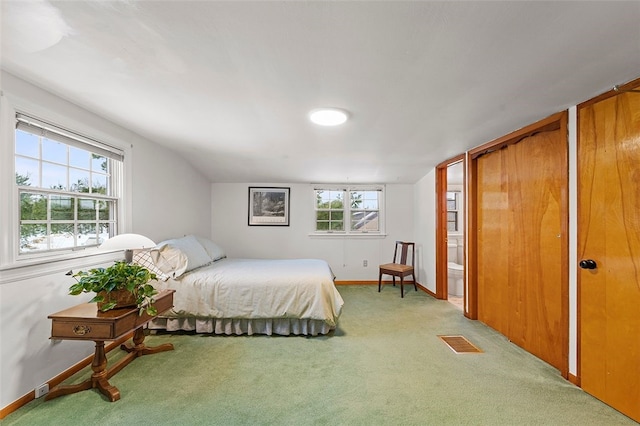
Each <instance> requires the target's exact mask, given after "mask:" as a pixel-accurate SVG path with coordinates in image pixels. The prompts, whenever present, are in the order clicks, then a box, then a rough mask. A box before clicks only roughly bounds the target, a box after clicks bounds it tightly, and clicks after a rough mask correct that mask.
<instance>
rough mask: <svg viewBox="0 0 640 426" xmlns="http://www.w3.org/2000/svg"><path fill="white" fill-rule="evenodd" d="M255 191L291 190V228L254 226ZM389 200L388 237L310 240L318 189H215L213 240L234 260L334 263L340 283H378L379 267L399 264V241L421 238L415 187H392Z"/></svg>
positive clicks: (233, 185)
mask: <svg viewBox="0 0 640 426" xmlns="http://www.w3.org/2000/svg"><path fill="white" fill-rule="evenodd" d="M250 186H280V187H282V186H284V187H290V188H291V197H290V206H291V211H290V226H249V225H248V212H247V208H248V197H249V195H248V191H249V189H248V188H249V187H250ZM385 200H386V202H385V204H386V219H385V222H386V232H387V236H386V237H372V236H367V237H340V236H327V237H317V236H310V235H309V234H310V233H311V232H312V230H313V225H314V222H313V221H314V210H313V202H314V198H313V186H311V185H307V184H269V183H214V184H212V185H211V203H212V209H211V210H212V216H211V237H212V239H213V240H214V241H215V242H217V243H218V244H219V245H220V246H221V247H223V248H224V249H225V250H226V252H227V255H228V256H229V257H245V258H320V259H325V260H326V261H327V262H329V264H330V265H331V268H332V269H333V273H334V274H335V275H336V277H337V278H336V279H337V280H347V281H348V280H357V281H360V280H365V281H366V280H376V281H377V279H378V265H380V264H381V263H387V262H390V261H391V260H392V259H393V249H394V241H396V240H409V241H412V240H413V238H414V235H415V233H414V217H415V216H414V215H415V209H414V204H415V201H414V195H413V185H387V186H386V191H385ZM363 260H367V262H368V266H367V267H364V266H362V265H363V262H362V261H363ZM418 281H420V277H418Z"/></svg>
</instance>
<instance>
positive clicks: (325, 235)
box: [309, 232, 387, 239]
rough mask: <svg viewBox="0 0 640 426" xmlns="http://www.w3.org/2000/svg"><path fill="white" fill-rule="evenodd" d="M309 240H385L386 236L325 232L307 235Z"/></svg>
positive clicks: (366, 233)
mask: <svg viewBox="0 0 640 426" xmlns="http://www.w3.org/2000/svg"><path fill="white" fill-rule="evenodd" d="M309 237H310V238H356V239H359V238H370V239H376V238H386V237H387V234H385V233H373V232H363V233H359V234H347V233H345V232H326V233H316V232H313V233H311V234H309Z"/></svg>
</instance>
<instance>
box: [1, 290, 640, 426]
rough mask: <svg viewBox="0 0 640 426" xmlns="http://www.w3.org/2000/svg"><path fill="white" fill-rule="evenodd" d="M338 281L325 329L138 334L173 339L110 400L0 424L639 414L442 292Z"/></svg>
mask: <svg viewBox="0 0 640 426" xmlns="http://www.w3.org/2000/svg"><path fill="white" fill-rule="evenodd" d="M338 290H339V291H340V293H341V294H342V296H343V298H344V300H345V306H344V310H343V313H342V316H341V318H340V322H339V326H338V329H337V330H336V331H335V332H334V333H333V334H331V335H329V336H321V337H269V336H209V335H192V334H161V335H155V336H149V337H148V338H147V340H146V342H147V344H148V345H150V346H153V345H156V344H161V343H165V342H172V343H173V344H174V345H175V350H174V351H171V352H163V353H159V354H155V355H151V356H144V357H141V358H138V359H136V360H135V361H134V362H133V363H132V364H130V365H129V366H127V367H126V368H125V369H124V370H122V371H121V372H120V373H118V374H117V375H115V376H114V377H112V378H111V380H110V382H111V384H112V385H114V386H117V387H118V388H119V389H120V392H121V396H122V398H121V399H120V400H119V401H117V402H114V403H110V402H108V401H107V400H106V399H105V398H104V397H102V395H101V394H100V393H98V391H96V390H89V391H84V392H80V393H76V394H73V395H67V396H63V397H60V398H56V399H54V400H51V401H46V402H45V401H44V400H43V399H39V400H36V401H33V402H31V403H29V404H28V405H26V406H24V407H22V408H21V409H20V410H18V411H16V412H14V413H12V414H10V415H9V416H7V417H6V418H5V419H4V420H3V421H2V424H3V426H4V425H5V424H6V426H9V425H65V426H71V425H82V426H86V425H91V424H95V425H131V424H137V423H140V424H159V425H627V424H628V425H631V424H637V423H636V422H634V421H632V420H631V419H629V418H628V417H626V416H624V415H622V414H620V413H619V412H617V411H616V410H614V409H612V408H610V407H608V406H607V405H605V404H603V403H601V402H599V401H598V400H596V399H595V398H593V397H591V396H590V395H588V394H586V393H584V392H583V391H582V390H580V389H579V388H577V387H575V386H573V385H572V384H570V383H569V382H567V381H565V380H564V379H562V378H561V377H560V376H559V374H558V371H557V370H556V369H554V368H552V367H550V366H549V365H548V364H546V363H544V362H542V361H540V360H539V359H537V358H535V357H534V356H532V355H530V354H529V353H527V352H525V351H523V350H522V349H520V348H518V347H517V346H515V345H513V344H511V343H509V342H508V341H507V340H506V339H505V338H504V337H503V336H502V335H500V334H498V333H497V332H495V331H493V330H491V329H489V328H487V327H486V326H484V325H483V324H481V323H479V322H477V321H469V320H467V319H465V318H464V317H463V315H462V313H461V311H460V310H458V309H457V308H455V307H454V306H453V305H451V304H449V303H448V302H445V301H439V300H435V299H433V298H432V297H430V296H429V295H427V294H425V293H424V292H422V291H418V292H415V291H413V289H411V290H410V291H407V294H406V295H405V298H404V299H401V298H400V291H399V289H398V288H393V287H392V286H386V287H384V288H383V290H382V292H381V293H378V292H377V287H376V286H340V287H338ZM442 334H462V335H464V336H465V337H466V338H467V339H469V340H470V341H471V342H472V343H473V344H475V345H476V346H478V347H479V348H480V349H482V350H483V351H484V352H483V353H480V354H455V353H454V352H453V351H451V349H449V348H448V347H447V346H446V345H445V344H444V343H443V342H442V341H441V340H440V339H439V338H438V337H437V336H438V335H442ZM63 344H64V343H63ZM107 356H108V358H109V359H110V362H113V361H115V360H117V359H118V357H120V356H122V351H120V350H115V351H112V352H111V353H109V354H108V355H107ZM90 372H91V371H90V370H89V369H86V370H83V372H81V373H78V375H76V377H74V378H73V380H70V381H68V382H67V383H71V382H72V381H73V382H78V381H81V380H83V379H85V378H87V377H89V375H90Z"/></svg>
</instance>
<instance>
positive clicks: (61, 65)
mask: <svg viewBox="0 0 640 426" xmlns="http://www.w3.org/2000/svg"><path fill="white" fill-rule="evenodd" d="M1 7H2V8H1V14H2V16H1V24H2V33H1V36H2V51H1V60H2V62H1V65H2V68H3V69H5V70H6V71H8V72H10V73H12V74H14V75H16V76H18V77H21V78H23V79H25V80H27V81H29V82H31V83H34V84H36V85H38V86H40V87H43V88H45V89H47V90H49V91H51V92H53V93H55V94H57V95H59V96H61V97H63V98H65V99H68V100H70V101H72V102H74V103H76V104H78V105H81V106H83V107H85V108H86V109H88V110H91V111H93V112H95V113H97V114H99V115H101V116H104V117H106V118H107V119H109V120H111V121H113V122H115V123H117V124H120V125H121V126H124V127H126V128H129V129H131V130H133V131H135V132H137V133H138V134H140V135H142V136H144V137H146V138H148V139H149V140H152V141H156V142H158V143H160V144H163V145H166V146H169V147H171V148H172V149H174V150H175V151H177V152H179V153H180V154H181V155H183V156H184V157H185V158H187V159H188V160H189V161H190V162H191V163H192V164H193V165H194V166H195V167H197V168H198V169H200V170H201V171H202V173H204V174H205V175H206V176H208V178H209V179H210V180H211V181H215V182H264V183H267V182H272V183H284V182H289V183H302V182H317V183H331V182H349V183H373V182H375V183H413V182H416V181H417V180H419V179H420V178H421V177H422V176H424V175H425V174H426V173H427V172H428V171H429V170H430V169H431V168H432V167H433V166H435V165H436V164H438V163H440V162H442V161H444V160H446V159H447V158H450V157H453V156H455V155H457V154H459V153H462V152H464V151H465V150H467V149H469V148H472V147H475V146H478V145H480V144H482V143H485V142H488V141H490V140H492V139H495V138H497V137H500V136H502V135H505V134H507V133H509V132H511V131H513V130H516V129H518V128H520V127H523V126H525V125H528V124H530V123H533V122H535V121H537V120H539V119H541V118H544V117H547V116H549V115H551V114H553V113H555V112H558V111H560V110H562V109H565V108H567V107H569V106H571V105H575V104H577V103H579V102H582V101H585V100H587V99H589V98H591V97H593V96H595V95H597V94H599V93H602V92H604V91H607V90H610V89H611V88H612V87H613V85H615V84H622V83H625V82H627V81H630V80H632V79H634V78H637V77H638V76H640V24H639V23H640V2H639V1H630V2H612V1H602V2H598V1H586V2H582V1H566V2H565V1H563V2H560V1H550V2H543V1H511V2H503V1H497V2H485V1H478V2H457V1H452V2H432V1H413V2H401V1H386V2H385V1H377V2H371V1H370V2H364V1H360V2H344V1H322V2H320V1H317V2H316V1H287V2H285V1H270V2H243V1H235V2H231V1H229V2H221V1H133V0H121V1H95V0H94V1H61V2H60V1H7V0H2V6H1ZM319 106H334V107H340V108H344V109H347V110H348V111H350V113H351V119H350V120H349V121H348V122H347V123H346V124H345V125H343V126H341V127H338V128H322V127H317V126H315V125H313V124H312V123H310V122H309V121H308V120H307V112H308V111H309V110H311V109H314V108H317V107H319Z"/></svg>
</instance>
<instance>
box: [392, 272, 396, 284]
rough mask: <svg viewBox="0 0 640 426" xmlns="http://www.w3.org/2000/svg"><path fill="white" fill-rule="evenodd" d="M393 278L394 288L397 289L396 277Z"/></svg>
mask: <svg viewBox="0 0 640 426" xmlns="http://www.w3.org/2000/svg"><path fill="white" fill-rule="evenodd" d="M392 277H393V286H394V287H395V286H396V276H395V275H392Z"/></svg>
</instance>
